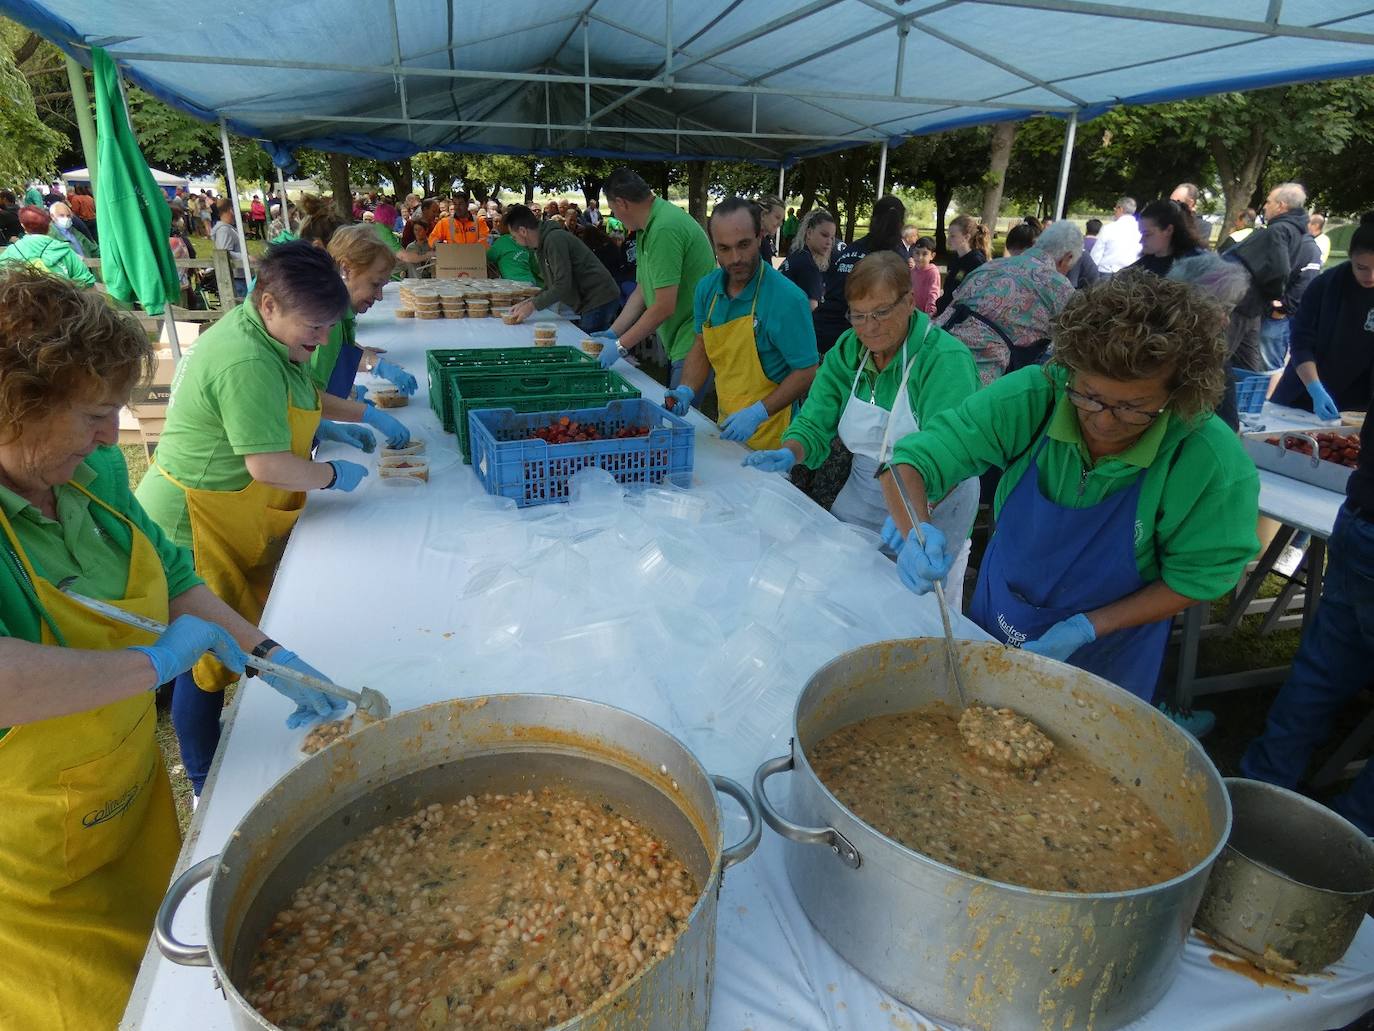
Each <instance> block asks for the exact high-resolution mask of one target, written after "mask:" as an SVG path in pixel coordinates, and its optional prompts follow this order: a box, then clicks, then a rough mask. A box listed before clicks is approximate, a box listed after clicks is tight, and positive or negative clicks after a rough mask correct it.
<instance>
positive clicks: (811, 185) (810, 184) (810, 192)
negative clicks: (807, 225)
mask: <svg viewBox="0 0 1374 1031" xmlns="http://www.w3.org/2000/svg"><path fill="white" fill-rule="evenodd" d="M797 167H799V168H800V169H801V207H799V208H797V217H798V218H801V217H802V216H803V215H805V214H806V213H807V212H808V211H810V210H811V209H812V208H813V207H815V206H816V173H815V171H814V170H813V169H812V166H811V165H810V163H808V162H805V161H803V162H802V163H801V165H799V166H797Z"/></svg>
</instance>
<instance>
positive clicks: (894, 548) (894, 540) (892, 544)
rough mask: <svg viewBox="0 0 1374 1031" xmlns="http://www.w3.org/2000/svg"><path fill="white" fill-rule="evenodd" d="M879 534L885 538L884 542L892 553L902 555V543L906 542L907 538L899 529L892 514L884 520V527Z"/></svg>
mask: <svg viewBox="0 0 1374 1031" xmlns="http://www.w3.org/2000/svg"><path fill="white" fill-rule="evenodd" d="M878 536H880V537H881V538H882V539H883V544H884V545H885V546H886V547H887V550H888V551H890V552H892V554H894V555H900V554H901V553H902V545H904V544H906V538H905V537H903V536H902V534H901V531H900V530H898V529H897V524H896V523H895V522H894V521H893V519H892V517H891V516H888V517H887V518H886V519H884V520H883V528H882V529H881V530H879V531H878Z"/></svg>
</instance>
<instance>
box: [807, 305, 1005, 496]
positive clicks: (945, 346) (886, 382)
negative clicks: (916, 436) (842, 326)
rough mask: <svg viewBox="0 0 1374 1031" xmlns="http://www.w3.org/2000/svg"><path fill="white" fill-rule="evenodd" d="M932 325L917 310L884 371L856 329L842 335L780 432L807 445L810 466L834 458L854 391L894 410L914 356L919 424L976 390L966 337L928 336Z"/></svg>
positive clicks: (912, 398) (912, 388)
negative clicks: (833, 443) (832, 448)
mask: <svg viewBox="0 0 1374 1031" xmlns="http://www.w3.org/2000/svg"><path fill="white" fill-rule="evenodd" d="M929 325H930V319H929V317H928V316H926V315H925V313H923V312H915V313H914V314H913V315H912V316H911V322H910V324H909V328H908V331H907V338H906V343H905V344H904V345H903V346H902V347H901V348H899V349H898V351H897V353H896V354H895V355H894V356H893V358H892V361H890V362H888V365H887V368H885V369H883V370H882V371H881V372H879V371H878V367H877V365H875V364H874V362H873V356H872V355H871V354H870V352H869V350H868V348H866V347H864V345H863V344H861V343H859V338H858V337H857V336H855V335H854V331H853V330H852V329H850V330H846V331H845V332H844V333H843V334H842V335H841V336H840V339H839V340H837V341H836V342H835V346H834V347H832V348H831V349H830V350H829V351H828V352H827V353H826V356H825V357H824V358H823V359H822V360H821V367H820V369H819V370H818V371H817V372H816V379H815V382H813V383H812V384H811V391H810V393H809V394H807V397H806V403H805V404H804V405H802V408H801V411H800V412H798V413H797V414H796V415H795V416H794V417H793V418H792V425H791V426H789V427H788V429H787V432H786V433H784V434H783V435H782V439H783V440H795V441H796V442H797V443H798V444H800V445H801V446H802V447H803V448H805V449H806V459H805V462H806V465H807V466H808V467H810V468H812V469H819V468H820V467H821V465H822V464H823V463H824V462H825V460H826V459H827V458H828V457H829V456H830V442H831V441H832V440H834V439H835V433H836V431H837V430H838V429H839V425H840V417H841V416H842V415H843V414H844V408H845V405H847V404H848V403H849V398H850V395H851V392H852V393H853V394H854V395H857V396H858V397H859V398H860V399H861V400H864V401H870V402H872V403H873V404H876V405H879V406H881V407H883V408H886V409H887V410H888V411H889V412H890V411H892V405H893V402H894V401H895V400H896V398H897V388H898V386H899V385H900V384H901V381H902V371H903V369H904V368H905V367H906V364H907V362H909V361H911V360H912V358H915V360H916V361H915V364H914V365H912V367H911V377H910V378H909V379H908V381H907V388H906V391H907V400H908V402H909V403H910V405H911V411H912V413H913V414H914V415H915V416H916V422H917V424H918V425H920V426H924V425H925V424H926V423H927V422H929V421H930V420H931V419H933V418H934V417H935V416H936V415H937V414H939V413H940V412H943V411H945V410H946V409H947V408H953V407H954V406H955V405H958V404H959V403H960V402H962V401H963V400H964V399H965V398H967V397H968V396H969V395H970V394H972V393H973V392H974V391H975V390H977V389H978V370H977V367H976V366H975V365H974V363H973V354H972V352H970V351H969V349H968V347H967V346H966V345H965V344H964V342H963V341H962V340H960V339H959V338H958V337H956V336H954V335H953V334H951V333H946V332H945V331H944V330H943V329H939V328H936V329H935V330H934V331H932V332H931V333H930V335H929V336H926V329H927V327H929ZM923 341H924V342H923ZM860 362H862V363H863V369H864V371H863V372H862V373H859V364H860ZM856 374H858V376H859V385H858V387H857V388H855V386H854V377H855V375H856ZM933 496H934V497H939V496H940V495H938V494H936V495H933Z"/></svg>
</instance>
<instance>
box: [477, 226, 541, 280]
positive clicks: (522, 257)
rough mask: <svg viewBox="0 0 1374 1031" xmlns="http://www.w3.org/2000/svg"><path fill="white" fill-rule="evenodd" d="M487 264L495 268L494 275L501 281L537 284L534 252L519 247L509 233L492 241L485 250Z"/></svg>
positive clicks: (537, 275)
mask: <svg viewBox="0 0 1374 1031" xmlns="http://www.w3.org/2000/svg"><path fill="white" fill-rule="evenodd" d="M487 263H488V264H491V265H495V266H496V274H497V275H498V276H500V277H501V278H502V279H514V280H518V281H519V282H521V283H537V282H539V274H538V271H537V270H538V268H539V262H537V261H536V260H535V258H534V251H532V250H530V249H529V248H528V247H521V246H520V245H519V244H518V243H516V242H515V237H513V236H511V235H510V234H509V233H506V234H504V235H502V236H498V237H497V238H496V239H495V240H493V241H492V243H491V246H490V247H488V248H487Z"/></svg>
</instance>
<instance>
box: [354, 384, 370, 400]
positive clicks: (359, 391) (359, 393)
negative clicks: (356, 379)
mask: <svg viewBox="0 0 1374 1031" xmlns="http://www.w3.org/2000/svg"><path fill="white" fill-rule="evenodd" d="M350 400H352V401H366V400H367V387H365V386H363V385H362V384H361V383H355V384H353V396H352V398H350Z"/></svg>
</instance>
